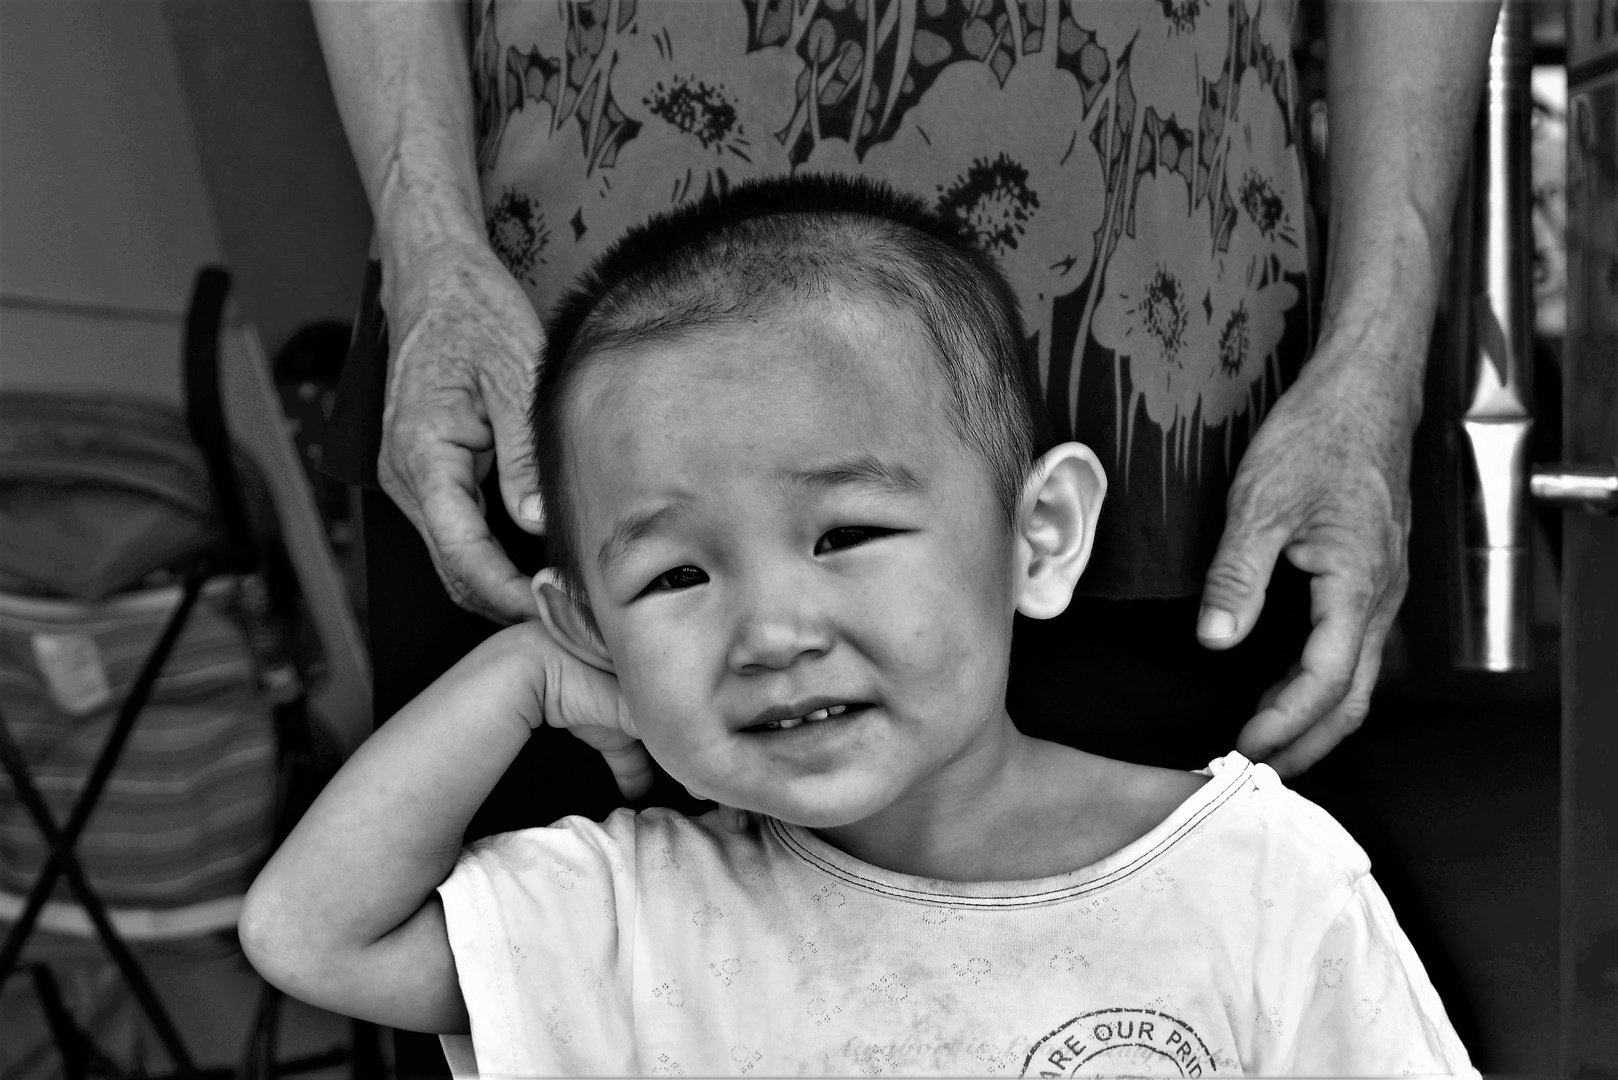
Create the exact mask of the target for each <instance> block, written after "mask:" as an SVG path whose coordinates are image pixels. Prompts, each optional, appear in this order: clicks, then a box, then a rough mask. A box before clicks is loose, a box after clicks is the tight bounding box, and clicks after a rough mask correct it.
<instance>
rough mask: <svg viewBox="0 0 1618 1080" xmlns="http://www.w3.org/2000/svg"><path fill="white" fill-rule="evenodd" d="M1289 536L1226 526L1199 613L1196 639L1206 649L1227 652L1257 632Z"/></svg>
mask: <svg viewBox="0 0 1618 1080" xmlns="http://www.w3.org/2000/svg"><path fill="white" fill-rule="evenodd" d="M1286 537H1287V534H1286V532H1285V531H1283V530H1280V529H1269V530H1263V531H1257V532H1249V531H1243V530H1240V529H1239V528H1234V527H1232V526H1226V529H1225V535H1224V536H1223V537H1222V538H1221V539H1220V541H1219V550H1218V551H1216V552H1215V553H1214V559H1213V564H1212V565H1211V566H1209V567H1208V575H1207V577H1206V578H1205V579H1204V581H1203V586H1202V608H1201V610H1200V611H1199V612H1198V613H1197V640H1198V641H1200V642H1201V643H1202V644H1203V645H1204V646H1205V647H1207V648H1210V649H1228V648H1230V647H1231V646H1232V645H1236V644H1238V643H1240V642H1241V641H1242V640H1243V639H1244V638H1246V637H1247V635H1248V633H1249V632H1250V631H1251V630H1252V629H1253V624H1254V623H1256V622H1258V615H1259V612H1260V611H1262V610H1263V609H1264V594H1265V590H1266V589H1268V588H1269V585H1270V575H1271V574H1273V573H1274V572H1275V561H1276V559H1277V558H1279V557H1280V554H1281V548H1282V546H1283V545H1284V544H1285V543H1286Z"/></svg>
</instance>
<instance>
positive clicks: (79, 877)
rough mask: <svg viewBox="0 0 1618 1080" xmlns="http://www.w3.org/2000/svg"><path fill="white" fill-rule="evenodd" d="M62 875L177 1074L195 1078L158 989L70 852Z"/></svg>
mask: <svg viewBox="0 0 1618 1080" xmlns="http://www.w3.org/2000/svg"><path fill="white" fill-rule="evenodd" d="M62 874H63V876H64V877H66V878H67V883H68V885H69V887H71V888H72V890H73V893H74V895H75V896H77V897H78V898H79V904H80V905H81V906H82V907H83V908H84V912H85V914H86V915H88V916H90V922H91V923H92V924H93V925H94V926H95V928H96V934H97V935H98V936H99V937H100V938H101V944H102V945H104V946H106V949H107V952H108V953H110V954H111V955H112V962H113V963H115V964H117V965H118V970H119V972H121V973H122V974H123V977H124V981H125V982H127V983H128V984H129V988H130V989H131V990H133V991H134V993H135V1000H136V1001H138V1002H140V1007H141V1011H142V1012H144V1013H145V1014H146V1019H147V1020H149V1021H150V1022H151V1025H152V1029H153V1030H154V1031H156V1032H157V1038H158V1041H159V1042H161V1043H162V1044H163V1049H164V1050H166V1051H168V1055H169V1057H170V1058H172V1059H173V1061H174V1074H175V1075H176V1076H180V1077H187V1078H191V1077H195V1076H196V1075H197V1066H196V1063H195V1062H193V1061H192V1060H191V1054H190V1052H189V1051H188V1050H186V1048H185V1041H184V1040H183V1039H182V1038H181V1037H180V1031H179V1029H178V1028H176V1027H175V1026H174V1021H173V1020H171V1019H170V1018H169V1014H168V1010H167V1009H166V1008H164V1007H163V1001H162V999H161V998H159V997H158V996H157V989H156V988H155V987H154V986H152V983H151V980H149V979H148V978H147V977H146V971H145V969H143V968H142V967H141V966H140V961H138V960H136V959H135V954H134V953H133V952H131V951H130V948H129V946H128V945H126V944H124V939H123V938H122V937H120V936H119V935H118V931H117V930H116V929H114V928H113V925H112V920H111V919H110V918H109V917H108V915H107V907H106V905H105V904H103V903H102V902H101V898H100V897H99V896H97V895H96V894H95V892H94V891H93V890H92V889H91V888H90V885H89V883H88V882H87V881H85V880H84V871H83V869H82V868H80V866H79V860H78V859H76V858H74V857H73V855H72V854H71V853H69V855H68V856H67V859H66V861H65V865H64V866H63V868H62Z"/></svg>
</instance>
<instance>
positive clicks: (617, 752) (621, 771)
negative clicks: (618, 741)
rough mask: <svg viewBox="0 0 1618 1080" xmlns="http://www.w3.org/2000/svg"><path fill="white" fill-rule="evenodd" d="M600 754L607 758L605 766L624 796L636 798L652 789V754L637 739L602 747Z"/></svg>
mask: <svg viewBox="0 0 1618 1080" xmlns="http://www.w3.org/2000/svg"><path fill="white" fill-rule="evenodd" d="M601 756H602V757H604V758H606V759H607V767H608V768H609V769H611V770H612V776H613V779H614V780H616V781H618V790H619V791H621V792H623V793H624V798H626V799H638V798H640V797H641V796H642V795H644V794H646V793H647V792H648V791H650V790H652V780H653V778H654V774H653V772H652V755H650V754H648V753H647V752H646V747H645V746H644V745H642V743H641V742H640V740H639V739H635V740H632V741H631V742H629V743H627V744H626V745H624V746H621V747H616V748H603V749H602V750H601Z"/></svg>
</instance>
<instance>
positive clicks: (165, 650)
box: [0, 560, 208, 1080]
mask: <svg viewBox="0 0 1618 1080" xmlns="http://www.w3.org/2000/svg"><path fill="white" fill-rule="evenodd" d="M207 577H208V563H207V560H202V561H199V562H198V563H197V564H196V565H194V566H193V567H192V568H191V569H190V570H189V571H188V572H187V573H186V576H185V582H184V586H183V588H182V590H181V593H180V602H179V603H178V604H176V605H175V608H174V613H173V614H172V615H170V616H169V619H168V622H167V623H165V624H164V626H163V630H162V632H161V633H160V634H159V635H158V639H157V643H156V644H155V645H153V647H152V651H151V654H150V655H148V656H147V658H146V662H145V663H144V664H143V665H142V667H141V670H140V674H139V675H137V676H136V678H135V681H134V684H133V685H132V686H131V687H130V690H129V694H128V696H127V697H126V698H125V699H124V702H123V705H122V706H121V707H120V709H119V712H118V718H117V720H116V721H115V722H114V724H113V729H112V732H111V734H110V735H109V736H108V738H107V742H106V745H105V746H103V747H102V749H101V753H100V754H99V755H98V756H97V757H96V761H95V765H94V766H93V767H92V768H91V770H90V775H89V777H88V778H87V779H86V780H85V783H84V788H83V789H82V790H81V791H80V793H79V797H78V799H77V800H76V801H75V803H74V805H73V812H72V814H71V815H70V816H69V818H68V822H67V825H66V826H64V827H61V828H58V827H57V824H56V818H55V816H54V815H52V813H51V811H50V807H49V806H48V805H47V804H46V803H45V799H44V797H43V796H42V795H40V793H39V789H38V788H37V787H36V786H35V785H34V782H33V777H32V776H31V775H30V774H29V772H28V765H27V762H26V761H25V760H24V759H23V756H22V749H21V748H20V747H19V746H18V745H17V743H16V740H15V739H13V738H12V735H11V731H10V729H9V728H7V727H6V724H5V718H4V717H3V716H0V766H4V768H5V771H6V773H7V775H8V776H9V777H10V779H11V783H12V787H13V788H14V789H15V791H16V794H17V797H18V799H19V800H20V801H21V802H22V803H23V805H24V807H25V808H26V809H27V810H28V813H29V815H30V816H31V817H33V819H34V823H35V825H36V826H37V827H38V828H39V831H40V834H41V835H42V836H43V837H44V838H45V841H46V842H47V843H48V844H49V845H50V854H49V856H48V857H47V859H46V862H45V867H44V869H43V871H41V873H40V876H39V879H38V880H37V881H35V882H34V887H33V888H32V889H31V890H30V891H29V894H28V901H27V903H26V904H25V905H24V907H23V911H22V915H21V916H20V917H19V918H18V919H17V921H16V922H15V923H14V924H13V925H12V927H11V931H10V932H9V933H8V934H7V935H6V939H5V943H4V945H3V946H0V985H3V984H4V982H5V980H6V977H7V976H8V975H9V974H10V973H11V971H12V970H13V969H14V967H15V965H16V962H17V959H18V957H20V956H21V954H22V948H23V944H24V943H25V942H26V941H27V939H28V936H29V935H30V934H31V933H32V932H33V929H34V924H35V921H36V920H37V919H38V917H39V913H40V911H41V910H42V909H43V908H44V906H45V901H46V899H47V898H48V897H49V896H50V893H51V889H52V888H53V887H54V885H55V884H56V881H57V879H58V878H66V879H67V883H68V886H69V888H71V889H72V891H73V893H74V896H75V897H76V898H77V899H78V901H79V903H80V905H81V906H82V907H83V908H84V911H85V914H86V915H88V916H89V918H90V921H91V923H92V924H93V925H94V926H95V929H96V934H97V936H98V937H100V938H101V943H102V945H104V946H105V947H106V949H107V952H108V953H109V954H111V956H112V959H113V962H114V963H116V964H117V965H118V970H119V972H120V973H122V975H123V977H124V981H125V982H127V983H128V984H129V988H130V989H131V990H132V991H133V992H134V994H135V997H136V1000H138V1001H139V1002H140V1006H141V1009H142V1011H143V1012H145V1014H146V1018H147V1019H148V1020H149V1021H150V1022H151V1024H152V1027H153V1029H154V1030H155V1031H156V1032H157V1036H158V1039H159V1040H160V1041H161V1042H162V1043H163V1048H164V1050H166V1051H167V1052H168V1055H169V1057H170V1059H171V1060H173V1062H174V1069H175V1075H176V1076H177V1077H181V1078H184V1080H191V1078H193V1077H195V1076H196V1075H197V1069H196V1066H195V1064H194V1063H193V1062H192V1060H191V1055H190V1054H189V1053H188V1052H187V1051H186V1048H185V1044H184V1042H183V1040H181V1038H180V1033H179V1030H178V1029H177V1028H176V1027H175V1026H174V1022H173V1021H172V1020H171V1019H169V1015H168V1012H167V1010H166V1009H164V1007H163V1003H162V1001H161V1000H160V999H159V998H158V996H157V992H156V990H154V989H153V987H152V985H151V982H150V980H148V979H147V978H146V973H145V971H143V970H142V969H141V966H140V964H139V962H138V961H136V959H135V955H134V953H133V952H131V951H130V949H129V946H128V945H126V944H125V943H124V940H123V939H122V938H121V937H119V936H118V932H117V930H116V929H114V927H113V925H112V921H111V919H110V918H109V917H108V916H107V909H106V905H105V904H103V903H102V902H101V898H100V897H98V896H97V895H96V894H95V892H94V890H92V889H91V888H90V885H89V882H88V881H87V880H86V879H85V876H84V870H83V868H82V867H81V866H80V865H79V861H78V858H77V857H76V856H75V855H74V853H73V846H74V844H76V843H77V842H78V839H79V835H80V834H81V833H82V832H83V831H84V826H85V824H86V823H87V822H88V821H89V819H90V815H91V813H93V812H94V810H95V806H96V803H97V802H98V801H99V800H100V798H101V791H102V788H103V787H104V786H105V785H106V782H107V778H108V777H109V776H110V775H111V774H112V770H113V767H114V766H115V765H117V763H118V757H119V755H120V754H121V753H122V751H123V746H124V743H125V741H126V740H127V739H128V737H129V733H130V731H131V730H132V729H133V728H134V725H135V720H136V718H137V717H138V716H139V714H140V710H141V709H142V708H143V707H144V706H145V704H146V699H147V697H148V696H149V695H150V694H151V691H152V687H153V686H154V685H155V684H156V682H157V676H158V673H159V672H160V671H161V670H162V668H163V664H164V663H165V661H167V659H168V655H169V652H170V651H171V650H172V649H173V647H174V643H175V641H176V640H178V638H179V636H180V630H181V629H182V628H183V627H184V625H185V621H186V619H187V617H188V616H189V615H190V613H191V608H192V606H193V605H194V604H195V603H196V599H197V596H198V595H199V594H200V593H201V591H202V585H203V583H204V582H205V581H206V580H207ZM36 980H37V976H36ZM59 1000H60V998H59V996H58V1001H59Z"/></svg>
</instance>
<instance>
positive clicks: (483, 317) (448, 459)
mask: <svg viewBox="0 0 1618 1080" xmlns="http://www.w3.org/2000/svg"><path fill="white" fill-rule="evenodd" d="M415 265H417V266H425V267H428V268H429V269H428V270H427V271H426V272H424V273H419V274H416V275H413V276H412V280H405V281H388V280H384V283H383V285H384V294H383V298H382V299H383V307H384V310H385V311H386V312H387V316H388V327H389V337H390V344H391V347H392V350H393V355H392V357H391V358H390V360H389V364H388V388H387V404H386V408H385V410H384V412H383V418H382V453H381V456H380V458H379V459H378V461H377V477H378V479H379V480H380V481H381V484H382V490H383V491H385V492H387V493H388V495H389V496H390V497H391V498H392V499H393V501H394V502H395V503H397V504H398V505H399V508H400V509H401V510H403V511H404V513H405V516H406V517H408V518H409V519H410V522H411V524H412V525H414V526H415V527H416V530H417V531H418V532H420V533H421V535H422V538H423V539H424V540H426V542H427V550H428V552H429V553H430V554H431V556H432V560H433V566H434V568H435V569H436V570H437V571H438V576H439V578H440V579H441V580H442V581H443V583H444V588H445V590H447V591H448V593H449V595H450V597H451V598H453V599H454V601H455V602H456V603H457V604H459V605H461V606H462V607H464V608H467V609H469V610H472V611H476V612H478V613H479V614H482V615H486V616H488V617H489V618H492V619H494V620H496V621H498V622H514V621H517V620H520V619H524V618H529V617H532V616H533V615H534V613H535V609H534V601H533V597H532V594H531V593H530V592H529V588H528V580H527V579H526V578H525V577H524V576H523V575H522V574H520V573H518V572H517V568H516V567H515V566H514V565H512V562H511V560H510V559H509V558H508V557H507V556H506V553H505V552H504V551H503V550H501V548H500V545H499V544H498V543H496V542H495V540H494V538H493V536H491V535H490V533H489V527H488V524H487V523H486V522H485V520H484V517H483V496H482V494H481V493H480V491H479V490H478V485H479V483H480V482H481V481H482V479H483V477H484V476H486V475H487V474H488V471H489V466H490V465H491V464H498V467H499V470H500V495H501V498H502V500H503V501H504V502H505V506H506V510H507V512H508V513H509V514H510V515H511V519H512V520H513V521H515V522H517V524H518V525H519V526H521V527H522V528H524V529H526V530H527V531H529V532H532V533H539V532H541V531H542V529H543V522H542V520H541V515H540V511H539V498H538V490H539V485H538V483H537V481H536V477H535V473H534V465H533V457H532V452H531V449H530V446H529V437H528V418H527V410H528V398H529V392H530V388H531V387H532V386H533V379H534V363H535V358H536V357H537V356H538V352H539V346H540V343H541V340H542V331H541V329H540V324H539V319H538V318H537V317H536V316H535V314H534V309H533V306H532V305H531V304H530V303H529V301H528V298H527V297H526V296H525V295H524V294H523V291H522V289H521V288H519V287H518V285H517V283H516V282H515V281H514V280H513V279H512V277H511V275H510V274H509V273H508V272H507V271H506V269H505V267H504V266H502V265H501V264H500V262H499V261H498V260H497V259H496V258H495V256H494V254H493V253H492V252H491V251H490V250H489V248H488V247H487V245H484V244H481V243H478V242H475V241H467V242H457V243H448V242H446V243H444V244H442V245H440V246H439V247H438V248H436V249H435V250H433V251H431V252H427V253H423V254H421V255H420V256H419V257H418V259H417V260H416V262H415ZM395 276H400V275H395Z"/></svg>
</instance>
